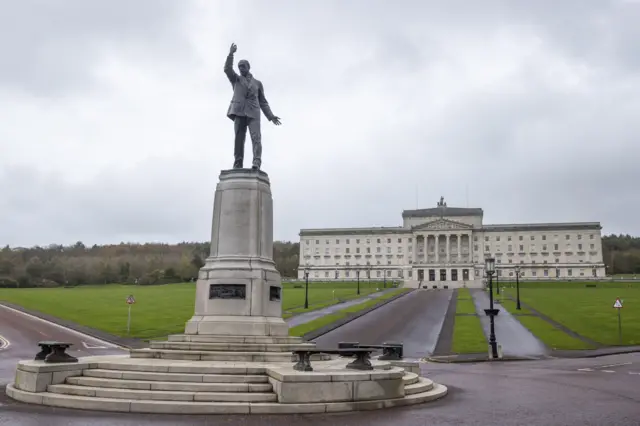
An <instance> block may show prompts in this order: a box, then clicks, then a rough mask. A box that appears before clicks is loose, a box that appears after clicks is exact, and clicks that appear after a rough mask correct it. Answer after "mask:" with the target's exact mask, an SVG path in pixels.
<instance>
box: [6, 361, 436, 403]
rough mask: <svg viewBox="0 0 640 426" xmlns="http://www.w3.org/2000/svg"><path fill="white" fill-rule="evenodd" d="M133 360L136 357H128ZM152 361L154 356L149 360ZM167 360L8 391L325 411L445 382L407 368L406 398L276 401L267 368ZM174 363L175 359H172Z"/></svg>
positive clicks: (58, 399) (417, 398)
mask: <svg viewBox="0 0 640 426" xmlns="http://www.w3.org/2000/svg"><path fill="white" fill-rule="evenodd" d="M130 361H135V360H130ZM150 361H151V360H150ZM168 362H171V361H167V362H165V364H159V363H149V364H140V363H136V362H100V363H98V364H97V368H90V369H86V370H84V371H83V372H82V375H80V376H75V377H74V376H71V377H67V378H66V380H65V381H64V383H62V384H51V385H48V387H47V389H46V392H39V393H28V392H27V394H29V395H27V397H25V395H24V394H25V392H24V391H21V390H18V389H16V388H15V387H13V385H10V386H9V387H8V388H7V393H8V394H9V396H12V397H14V398H15V399H18V400H23V401H25V402H32V403H38V404H43V405H48V406H55V407H65V408H82V409H89V410H102V411H118V412H137V413H185V414H213V413H228V414H231V413H239V414H240V413H242V414H249V413H323V412H339V411H354V410H367V409H377V408H385V407H393V406H401V405H411V404H417V403H421V402H426V401H430V400H434V399H438V398H440V397H442V396H444V395H445V394H446V387H444V386H442V385H438V384H434V383H433V382H432V381H431V380H429V379H427V378H423V377H419V376H418V375H417V374H416V373H411V372H405V373H404V376H403V378H402V380H403V384H404V392H405V397H404V398H394V399H388V400H372V401H355V402H354V401H345V402H326V403H323V402H318V403H305V404H283V403H279V402H278V396H277V394H276V393H275V392H274V389H273V387H272V384H271V381H270V378H269V376H268V375H267V372H266V367H264V366H263V367H257V366H256V367H250V364H245V366H242V365H240V364H232V363H229V364H228V365H197V366H195V365H194V364H193V363H188V364H185V367H184V368H182V370H183V371H184V372H183V371H181V368H180V367H179V366H178V367H175V366H174V367H173V368H171V370H172V371H173V372H168V370H169V367H168V365H170V364H168ZM174 362H175V361H174ZM186 371H188V372H186Z"/></svg>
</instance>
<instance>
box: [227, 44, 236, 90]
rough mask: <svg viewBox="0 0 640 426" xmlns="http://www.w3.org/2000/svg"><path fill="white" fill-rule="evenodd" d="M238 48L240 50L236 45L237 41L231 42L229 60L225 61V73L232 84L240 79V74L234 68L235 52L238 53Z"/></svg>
mask: <svg viewBox="0 0 640 426" xmlns="http://www.w3.org/2000/svg"><path fill="white" fill-rule="evenodd" d="M236 50H238V46H236V44H235V43H231V47H230V48H229V54H228V55H227V60H226V61H224V73H225V74H226V75H227V78H228V79H229V81H230V82H231V85H232V86H233V85H234V84H236V81H238V74H236V72H235V71H234V70H233V54H234V53H236Z"/></svg>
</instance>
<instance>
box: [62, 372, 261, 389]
mask: <svg viewBox="0 0 640 426" xmlns="http://www.w3.org/2000/svg"><path fill="white" fill-rule="evenodd" d="M66 384H69V385H76V386H89V387H98V388H117V389H137V390H159V391H194V392H272V391H273V387H272V386H271V384H270V383H209V382H207V383H203V382H162V381H153V380H124V379H106V378H101V377H86V376H79V377H67V379H66Z"/></svg>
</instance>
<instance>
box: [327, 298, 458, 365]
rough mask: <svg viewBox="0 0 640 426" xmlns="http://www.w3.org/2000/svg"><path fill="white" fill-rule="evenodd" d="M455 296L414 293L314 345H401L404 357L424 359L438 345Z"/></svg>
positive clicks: (367, 315)
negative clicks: (354, 343) (346, 343)
mask: <svg viewBox="0 0 640 426" xmlns="http://www.w3.org/2000/svg"><path fill="white" fill-rule="evenodd" d="M452 294H453V291H452V290H415V291H413V292H411V293H410V294H408V295H406V296H403V297H401V298H399V299H397V300H394V301H393V302H390V303H387V304H386V305H384V306H382V307H380V308H378V309H376V310H374V311H373V312H370V313H368V314H366V315H363V316H361V317H360V318H358V319H356V320H354V321H351V322H350V323H347V324H345V325H344V326H342V327H340V328H338V329H336V330H334V331H332V332H330V333H327V334H325V335H324V336H320V337H318V338H317V339H316V340H315V342H316V343H317V345H318V347H319V348H331V347H336V346H337V345H338V343H339V342H360V343H362V344H369V345H379V344H382V343H384V342H402V343H403V344H404V357H405V358H408V359H419V358H423V357H425V356H428V355H430V354H431V353H432V352H433V350H434V348H435V346H436V343H437V341H438V336H439V335H440V330H441V329H442V323H443V322H444V315H445V313H446V312H447V308H448V306H449V299H451V296H452Z"/></svg>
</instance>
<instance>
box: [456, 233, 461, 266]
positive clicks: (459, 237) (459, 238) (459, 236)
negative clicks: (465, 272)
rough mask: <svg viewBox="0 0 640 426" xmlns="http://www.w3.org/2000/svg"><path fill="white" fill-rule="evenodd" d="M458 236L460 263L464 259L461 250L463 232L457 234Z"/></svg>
mask: <svg viewBox="0 0 640 426" xmlns="http://www.w3.org/2000/svg"><path fill="white" fill-rule="evenodd" d="M456 238H457V239H458V263H460V261H461V260H462V250H461V247H462V246H461V245H460V244H461V241H460V240H461V239H462V234H457V235H456Z"/></svg>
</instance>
